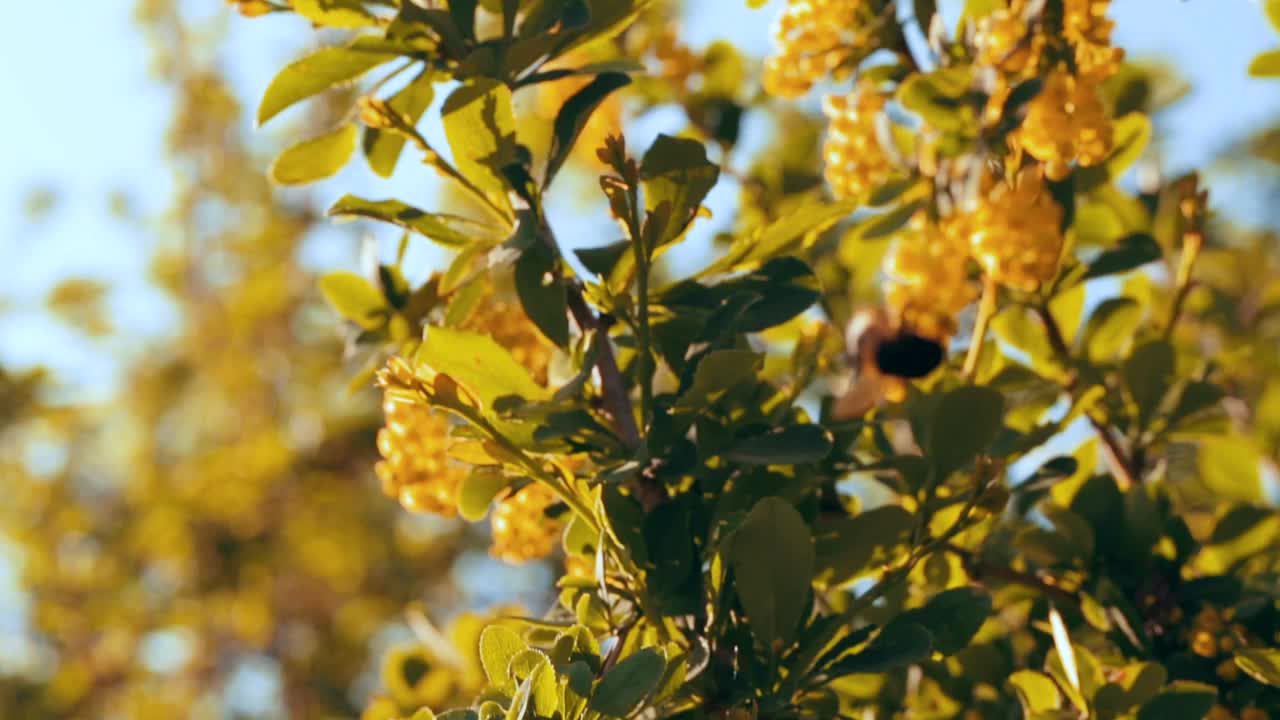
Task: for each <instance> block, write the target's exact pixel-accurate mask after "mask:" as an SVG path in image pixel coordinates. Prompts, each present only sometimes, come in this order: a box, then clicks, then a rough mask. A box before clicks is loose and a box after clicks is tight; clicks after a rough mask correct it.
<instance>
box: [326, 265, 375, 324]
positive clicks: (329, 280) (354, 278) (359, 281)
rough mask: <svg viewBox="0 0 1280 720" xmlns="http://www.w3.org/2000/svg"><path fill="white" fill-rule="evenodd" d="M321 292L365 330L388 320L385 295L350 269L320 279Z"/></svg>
mask: <svg viewBox="0 0 1280 720" xmlns="http://www.w3.org/2000/svg"><path fill="white" fill-rule="evenodd" d="M320 293H321V294H322V295H324V299H325V300H326V301H327V302H328V303H329V305H330V306H331V307H332V308H333V309H334V310H336V311H338V314H339V315H341V316H342V317H344V318H346V319H347V320H350V321H351V322H354V323H355V324H357V325H359V326H360V327H362V328H364V329H366V330H373V329H375V328H377V327H379V326H380V325H382V323H384V322H386V319H387V312H388V311H389V308H388V307H387V301H386V298H384V297H383V296H382V292H381V291H379V290H378V288H376V287H374V286H373V283H371V282H369V281H368V280H366V279H364V278H363V277H361V276H359V275H357V274H355V273H351V272H332V273H329V274H327V275H325V276H324V277H322V278H320Z"/></svg>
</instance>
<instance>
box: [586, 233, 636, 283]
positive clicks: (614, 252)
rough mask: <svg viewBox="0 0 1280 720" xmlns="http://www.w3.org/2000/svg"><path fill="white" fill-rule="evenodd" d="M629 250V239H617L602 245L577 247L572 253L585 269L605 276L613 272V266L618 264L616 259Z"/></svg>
mask: <svg viewBox="0 0 1280 720" xmlns="http://www.w3.org/2000/svg"><path fill="white" fill-rule="evenodd" d="M630 250H631V243H630V242H629V241H627V240H619V241H618V242H615V243H610V244H608V245H604V246H602V247H591V248H578V249H577V250H574V251H573V254H574V255H577V256H578V260H579V261H581V262H582V265H583V266H584V267H586V268H587V270H590V271H591V272H593V273H595V274H596V275H599V276H601V277H605V278H607V277H609V275H610V274H611V273H612V272H613V268H614V266H615V265H617V264H618V260H620V259H622V257H623V256H624V255H626V254H627V252H628V251H630Z"/></svg>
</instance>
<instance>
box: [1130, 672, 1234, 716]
mask: <svg viewBox="0 0 1280 720" xmlns="http://www.w3.org/2000/svg"><path fill="white" fill-rule="evenodd" d="M1217 700H1218V690H1217V688H1215V687H1213V686H1212V685H1204V684H1201V683H1196V682H1186V681H1178V682H1174V683H1173V684H1171V685H1170V686H1169V687H1167V688H1165V689H1164V690H1163V691H1162V692H1161V693H1160V694H1159V695H1156V696H1155V697H1154V698H1152V699H1151V700H1150V701H1149V702H1147V703H1145V704H1144V705H1143V706H1142V708H1141V709H1140V710H1138V718H1137V720H1201V718H1203V717H1204V716H1205V715H1208V714H1209V710H1211V709H1212V708H1213V706H1214V703H1216V702H1217Z"/></svg>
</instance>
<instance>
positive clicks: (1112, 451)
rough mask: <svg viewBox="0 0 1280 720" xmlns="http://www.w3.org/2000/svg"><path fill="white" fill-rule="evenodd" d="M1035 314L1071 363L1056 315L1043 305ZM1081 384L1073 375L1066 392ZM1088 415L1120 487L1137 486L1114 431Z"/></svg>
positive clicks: (1064, 360) (1055, 349) (1061, 355)
mask: <svg viewBox="0 0 1280 720" xmlns="http://www.w3.org/2000/svg"><path fill="white" fill-rule="evenodd" d="M1035 311H1036V314H1037V315H1038V316H1039V317H1040V321H1041V322H1042V323H1043V324H1044V328H1045V332H1046V333H1047V334H1048V336H1049V345H1050V347H1052V348H1053V352H1054V354H1056V355H1057V356H1058V359H1059V360H1060V361H1061V362H1062V363H1063V364H1064V365H1065V364H1069V363H1070V361H1071V349H1070V348H1069V347H1067V341H1066V340H1065V339H1064V338H1063V336H1062V328H1060V327H1058V321H1057V320H1056V319H1055V318H1054V317H1053V313H1052V312H1050V311H1049V308H1048V306H1046V305H1043V304H1041V305H1037V306H1035ZM1078 383H1079V377H1078V376H1077V375H1075V374H1074V373H1073V374H1071V375H1070V376H1069V377H1068V378H1067V379H1066V381H1064V382H1063V389H1064V390H1066V391H1067V392H1068V393H1074V392H1075V390H1076V385H1077V384H1078ZM1085 416H1086V417H1088V418H1089V424H1090V425H1092V426H1093V429H1094V431H1095V432H1096V433H1097V434H1098V439H1099V440H1100V441H1101V442H1102V450H1103V453H1102V454H1103V455H1104V456H1105V457H1106V460H1107V465H1108V466H1109V467H1110V468H1111V473H1112V474H1113V475H1115V478H1116V484H1117V485H1119V486H1120V489H1121V490H1126V489H1128V488H1130V487H1133V486H1134V485H1137V484H1138V480H1137V477H1136V475H1135V473H1134V471H1133V464H1132V462H1131V461H1130V460H1129V457H1128V455H1127V454H1126V453H1125V451H1124V448H1122V447H1121V446H1120V441H1119V440H1117V439H1116V437H1115V435H1114V434H1112V432H1111V428H1110V427H1108V426H1107V425H1105V424H1104V423H1102V422H1101V421H1100V420H1098V419H1097V418H1096V417H1094V416H1093V415H1090V414H1089V413H1085Z"/></svg>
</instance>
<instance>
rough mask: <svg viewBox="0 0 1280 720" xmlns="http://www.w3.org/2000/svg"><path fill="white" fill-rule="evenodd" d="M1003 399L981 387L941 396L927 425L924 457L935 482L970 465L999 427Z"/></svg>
mask: <svg viewBox="0 0 1280 720" xmlns="http://www.w3.org/2000/svg"><path fill="white" fill-rule="evenodd" d="M1003 419H1004V396H1003V395H1001V394H1000V393H998V392H996V391H995V390H992V389H990V388H985V387H977V386H973V385H970V386H965V387H960V388H956V389H955V390H952V391H950V392H948V393H947V394H946V395H943V396H942V400H941V401H940V402H939V403H938V407H937V409H936V410H935V412H934V415H933V419H932V422H931V423H930V425H929V433H928V438H927V440H926V443H925V448H926V457H927V458H928V460H929V462H930V463H931V464H932V465H933V468H934V473H935V479H936V480H937V481H938V482H941V481H942V480H944V479H945V478H946V477H947V476H948V475H950V474H951V473H952V472H955V471H956V470H959V469H961V468H963V467H965V466H966V465H968V464H969V463H971V462H973V460H974V459H975V458H977V457H978V455H980V454H981V453H982V452H984V451H985V450H986V449H987V448H988V447H990V446H991V443H992V442H994V441H995V439H996V435H998V434H999V433H1000V429H1001V428H1002V427H1003Z"/></svg>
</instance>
